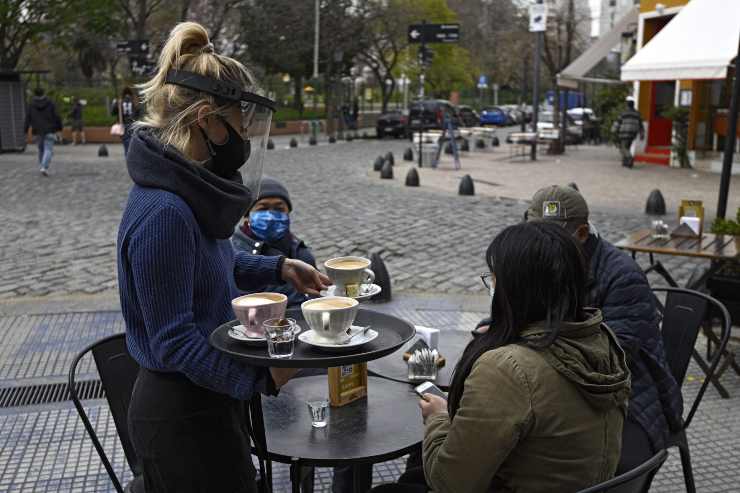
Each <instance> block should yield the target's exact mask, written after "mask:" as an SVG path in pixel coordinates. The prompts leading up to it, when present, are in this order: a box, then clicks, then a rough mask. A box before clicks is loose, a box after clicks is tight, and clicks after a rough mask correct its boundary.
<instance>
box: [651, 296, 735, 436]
mask: <svg viewBox="0 0 740 493" xmlns="http://www.w3.org/2000/svg"><path fill="white" fill-rule="evenodd" d="M653 292H654V293H666V303H665V306H661V308H662V312H663V325H662V328H661V333H662V336H663V345H664V346H665V352H666V358H667V359H668V364H669V366H670V368H671V373H673V377H674V378H675V379H676V383H678V385H679V386H682V385H683V381H684V378H685V377H686V371H687V370H688V367H689V362H690V361H691V355H692V354H693V352H694V345H695V344H696V338H697V336H698V334H699V330H700V329H701V326H702V324H704V323H705V322H708V321H709V322H711V319H712V318H713V317H719V319H720V323H721V325H722V331H721V333H720V336H719V344H718V345H717V348H716V350H715V352H714V356H713V357H712V360H711V361H710V362H709V365H708V367H707V370H706V372H705V378H704V381H703V382H702V384H701V387H699V392H697V393H696V397H695V398H694V403H693V404H692V406H691V409H690V410H689V413H688V414H687V415H686V417H685V418H684V422H683V428H684V429H686V428H688V427H689V424H690V423H691V420H692V419H693V418H694V413H696V409H697V408H698V407H699V404H700V403H701V399H702V397H704V392H705V391H706V390H707V386H708V385H709V382H710V381H711V380H712V378H714V372H715V371H716V370H717V366H718V365H719V362H720V360H721V359H722V358H723V357H724V353H725V349H726V348H727V343H728V342H729V340H730V335H731V329H732V319H731V318H730V313H729V312H728V311H727V308H726V307H725V305H723V304H722V303H721V302H719V301H718V300H716V299H715V298H712V297H711V296H709V295H706V294H704V293H700V292H699V291H694V290H691V289H684V288H668V287H666V288H653Z"/></svg>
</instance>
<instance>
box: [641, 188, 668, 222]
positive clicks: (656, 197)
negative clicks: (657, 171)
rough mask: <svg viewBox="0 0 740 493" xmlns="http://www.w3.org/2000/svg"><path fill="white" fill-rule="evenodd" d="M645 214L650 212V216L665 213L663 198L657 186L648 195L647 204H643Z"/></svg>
mask: <svg viewBox="0 0 740 493" xmlns="http://www.w3.org/2000/svg"><path fill="white" fill-rule="evenodd" d="M645 214H650V215H651V216H664V215H665V199H664V198H663V194H662V193H660V190H658V189H657V188H656V189H655V190H653V191H652V192H650V195H648V199H647V204H645Z"/></svg>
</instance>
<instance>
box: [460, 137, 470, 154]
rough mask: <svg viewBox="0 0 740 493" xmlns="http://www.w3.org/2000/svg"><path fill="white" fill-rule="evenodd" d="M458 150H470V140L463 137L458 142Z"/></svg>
mask: <svg viewBox="0 0 740 493" xmlns="http://www.w3.org/2000/svg"><path fill="white" fill-rule="evenodd" d="M460 150H461V151H462V152H470V142H469V141H468V139H463V140H462V142H461V143H460Z"/></svg>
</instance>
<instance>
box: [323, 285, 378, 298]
mask: <svg viewBox="0 0 740 493" xmlns="http://www.w3.org/2000/svg"><path fill="white" fill-rule="evenodd" d="M362 286H363V287H364V286H368V284H363V285H362ZM369 286H370V288H369V289H367V288H366V289H365V290H364V292H363V293H362V294H360V296H355V297H354V299H356V300H357V301H367V300H369V299H370V298H372V297H373V296H375V295H376V294H379V293H380V292H381V291H382V288H381V287H380V286H378V285H377V284H369ZM336 289H337V287H336V286H335V285H334V284H332V285H331V286H329V287H328V288H326V289H325V290H324V291H322V292H321V293H319V294H320V295H321V296H336V295H335V294H334V292H335V291H336Z"/></svg>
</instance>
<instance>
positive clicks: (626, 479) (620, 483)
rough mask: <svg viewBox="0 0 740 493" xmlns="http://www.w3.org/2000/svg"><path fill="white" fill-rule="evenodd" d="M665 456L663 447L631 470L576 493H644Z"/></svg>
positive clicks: (665, 452) (666, 455)
mask: <svg viewBox="0 0 740 493" xmlns="http://www.w3.org/2000/svg"><path fill="white" fill-rule="evenodd" d="M667 457H668V452H667V451H666V450H665V449H663V450H660V451H659V452H658V453H657V454H655V455H654V456H653V457H652V458H650V459H649V460H648V461H647V462H644V463H642V464H640V465H639V466H637V467H636V468H634V469H632V470H631V471H627V472H626V473H624V474H622V475H620V476H617V477H616V478H612V479H610V480H609V481H605V482H603V483H601V484H597V485H595V486H591V487H589V488H586V489H585V490H581V491H579V492H578V493H646V492H647V491H648V489H649V488H650V483H651V482H652V480H653V476H655V473H656V472H658V469H660V466H662V465H663V463H664V462H665V460H666V458H667Z"/></svg>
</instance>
